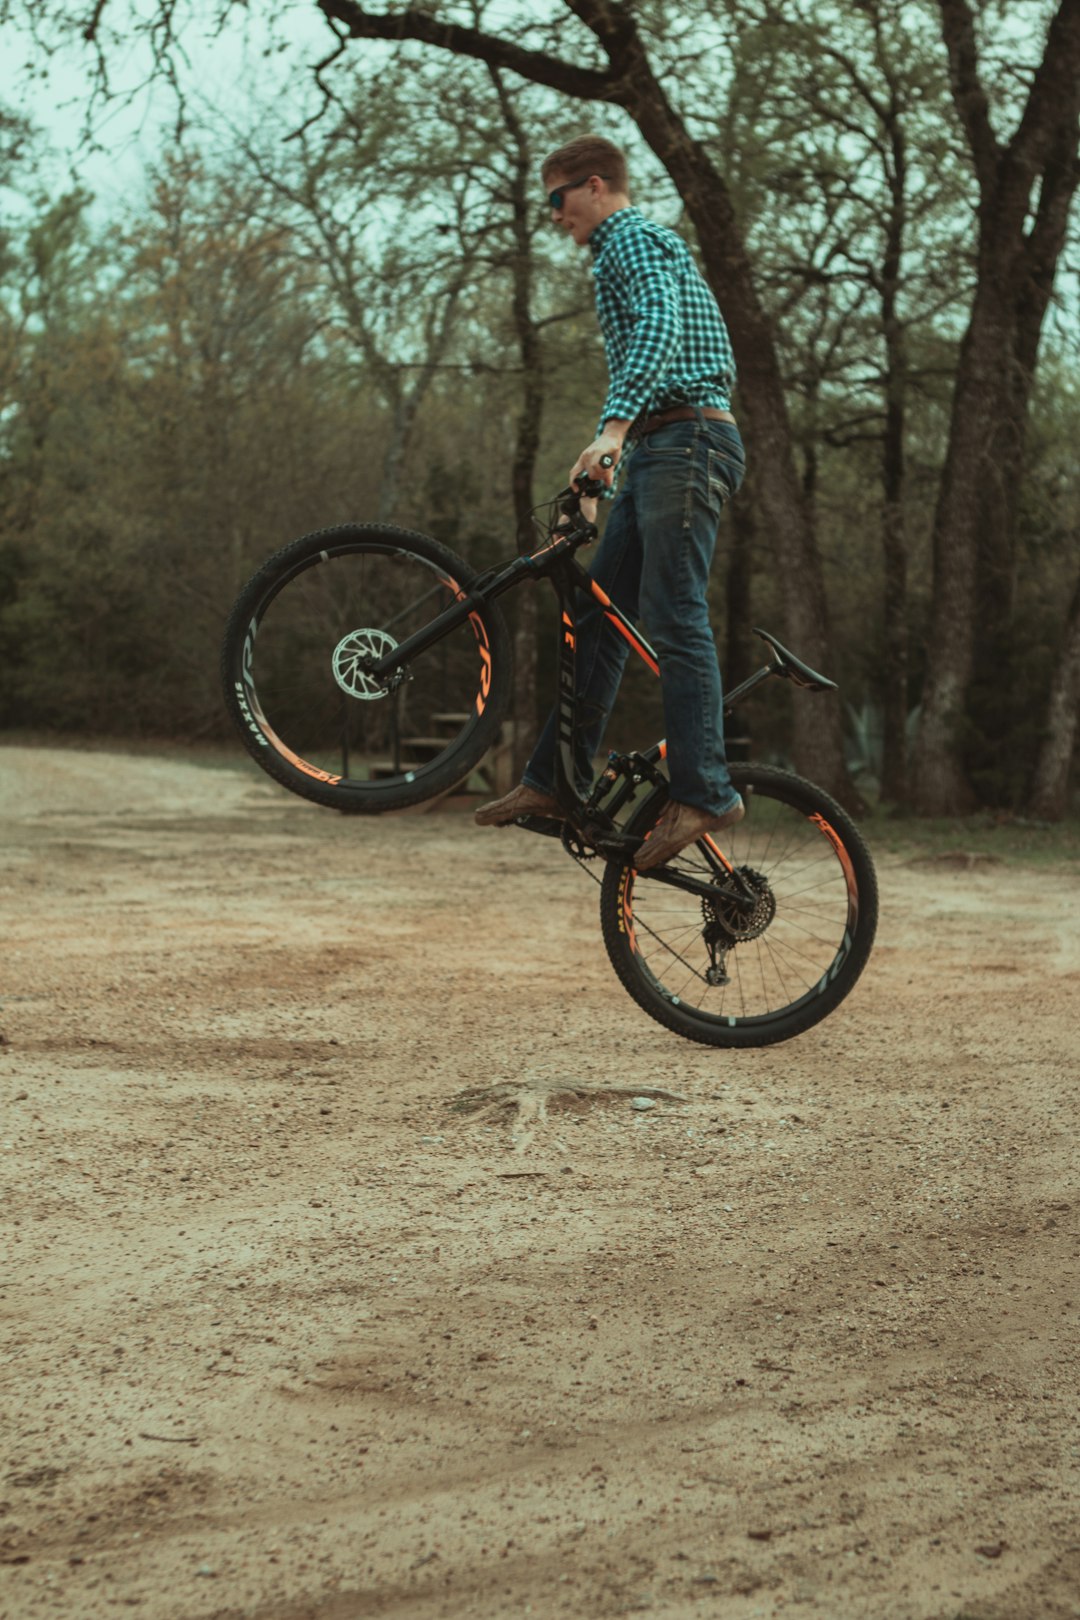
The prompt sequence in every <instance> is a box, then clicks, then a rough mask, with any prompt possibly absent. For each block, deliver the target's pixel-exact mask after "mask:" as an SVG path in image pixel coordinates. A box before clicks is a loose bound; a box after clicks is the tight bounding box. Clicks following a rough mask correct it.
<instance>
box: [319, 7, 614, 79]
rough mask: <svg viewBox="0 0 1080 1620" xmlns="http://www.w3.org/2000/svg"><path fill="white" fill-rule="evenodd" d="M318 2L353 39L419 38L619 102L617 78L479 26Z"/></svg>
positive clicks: (411, 11)
mask: <svg viewBox="0 0 1080 1620" xmlns="http://www.w3.org/2000/svg"><path fill="white" fill-rule="evenodd" d="M316 3H317V5H318V7H319V10H320V11H321V12H322V13H323V15H324V16H325V17H326V18H327V19H328V21H330V22H338V23H340V24H341V26H342V27H343V28H344V29H345V30H346V31H347V33H348V35H349V37H350V38H351V39H383V40H388V41H392V42H395V43H400V42H401V41H402V40H406V39H413V40H416V41H417V42H418V43H420V44H422V45H435V46H438V47H440V48H441V49H442V50H447V51H452V52H453V53H454V54H455V55H456V56H471V57H475V58H476V60H477V61H480V62H486V63H488V65H489V66H491V67H502V68H508V69H509V70H510V72H512V73H516V74H518V75H519V76H520V77H521V78H523V79H531V80H532V82H533V83H534V84H545V85H547V86H548V88H549V89H551V90H558V91H560V92H561V93H562V94H563V95H567V96H573V97H574V98H575V99H576V100H580V101H612V100H615V99H616V97H615V86H616V81H615V78H614V75H613V74H610V73H600V72H597V71H595V70H594V69H591V68H579V67H575V66H574V64H573V63H572V62H564V61H562V60H561V59H560V58H559V57H557V56H549V55H548V53H547V52H546V51H530V50H525V49H524V48H523V47H522V46H520V45H514V44H513V43H512V42H511V41H510V40H508V39H500V38H499V37H498V36H496V35H495V34H485V33H483V32H482V31H481V30H480V29H478V28H465V27H463V26H462V25H461V24H460V23H450V22H440V21H439V20H438V19H437V18H436V17H432V16H431V15H430V14H429V13H428V12H426V11H418V10H415V9H414V8H412V7H410V8H409V9H408V10H407V11H399V12H392V13H387V12H382V13H376V14H373V13H371V12H368V11H365V10H364V8H363V7H362V6H361V5H359V4H358V3H357V0H316ZM581 3H582V4H584V3H585V0H581ZM592 3H593V4H596V0H592ZM575 9H577V5H576V4H575Z"/></svg>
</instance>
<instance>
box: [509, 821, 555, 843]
mask: <svg viewBox="0 0 1080 1620" xmlns="http://www.w3.org/2000/svg"><path fill="white" fill-rule="evenodd" d="M514 826H515V827H520V828H521V829H522V831H523V832H531V833H540V834H541V835H542V836H543V837H544V838H561V837H562V830H563V823H562V822H561V821H555V820H554V819H553V818H552V817H551V816H515V817H514Z"/></svg>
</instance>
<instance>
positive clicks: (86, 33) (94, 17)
mask: <svg viewBox="0 0 1080 1620" xmlns="http://www.w3.org/2000/svg"><path fill="white" fill-rule="evenodd" d="M108 3H109V0H94V9H93V11H92V12H91V14H90V18H89V20H88V22H87V24H86V27H85V28H84V29H83V39H85V40H86V42H87V44H88V45H92V44H94V43H95V42H96V40H97V34H98V28H99V26H100V24H101V17H102V13H103V12H104V10H105V7H106V6H107V5H108Z"/></svg>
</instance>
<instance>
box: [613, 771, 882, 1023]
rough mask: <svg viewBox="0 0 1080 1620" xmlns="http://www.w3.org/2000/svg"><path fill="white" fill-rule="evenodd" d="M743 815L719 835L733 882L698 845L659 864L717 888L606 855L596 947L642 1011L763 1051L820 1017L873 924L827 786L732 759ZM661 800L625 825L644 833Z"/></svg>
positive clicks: (873, 885) (865, 878)
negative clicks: (675, 882)
mask: <svg viewBox="0 0 1080 1620" xmlns="http://www.w3.org/2000/svg"><path fill="white" fill-rule="evenodd" d="M731 776H732V781H733V782H734V784H735V786H736V787H737V788H738V790H739V792H740V793H741V794H742V796H743V801H744V803H745V805H746V817H745V819H744V820H743V821H741V822H739V823H738V824H737V825H736V826H734V827H731V828H729V829H728V830H727V831H726V832H723V833H720V834H718V835H717V836H716V845H717V847H718V848H719V849H720V850H722V853H723V855H724V856H725V857H726V859H727V861H729V862H730V863H731V866H732V868H733V869H734V871H735V873H736V874H737V875H738V879H739V880H741V881H733V878H732V875H731V874H730V873H729V872H728V871H727V869H726V867H725V866H724V865H723V864H722V863H721V862H720V861H719V860H718V859H717V857H716V855H715V854H713V853H712V852H711V851H710V850H709V849H708V848H707V847H706V845H705V844H704V843H698V844H696V845H691V846H690V847H689V848H688V849H685V850H683V852H682V854H681V855H679V856H677V857H676V858H675V860H674V861H671V862H669V863H668V869H669V870H673V871H677V872H685V873H687V874H688V875H690V876H693V877H694V878H697V879H699V880H700V881H702V882H705V883H707V884H708V885H709V887H710V889H711V890H714V891H715V893H710V894H708V895H697V894H689V893H687V892H686V891H685V890H681V889H677V888H674V887H672V886H671V885H669V884H665V883H661V882H658V881H656V880H655V879H653V878H649V877H648V876H638V874H637V873H636V872H635V871H634V868H633V867H632V866H620V865H619V864H618V863H617V862H611V863H609V865H608V867H607V870H606V872H605V874H604V879H603V884H602V887H601V897H600V918H601V923H602V926H603V932H604V943H605V945H606V946H607V951H608V955H609V956H610V958H611V961H612V965H613V966H614V968H615V971H616V973H617V974H618V975H619V978H620V979H621V980H622V982H623V984H624V985H625V987H626V989H627V990H628V991H629V992H630V994H631V995H632V996H633V998H634V1000H635V1001H636V1002H637V1003H638V1005H639V1006H641V1007H643V1008H644V1009H645V1011H646V1012H647V1013H649V1014H650V1016H651V1017H653V1018H655V1019H657V1020H658V1021H659V1022H660V1023H661V1024H664V1025H666V1026H667V1028H668V1029H672V1030H674V1031H675V1032H676V1033H677V1034H679V1035H684V1036H686V1038H687V1039H688V1040H692V1041H701V1042H703V1043H704V1044H706V1045H709V1046H768V1045H771V1044H772V1043H774V1042H776V1041H786V1040H788V1039H790V1037H791V1036H793V1035H799V1034H801V1033H802V1032H803V1031H804V1030H807V1029H809V1028H811V1026H812V1025H814V1024H816V1023H818V1022H819V1020H820V1019H822V1018H825V1017H826V1016H827V1015H828V1014H829V1013H830V1012H832V1010H833V1009H834V1007H836V1006H838V1005H839V1003H840V1002H841V1001H842V1000H843V999H844V997H845V996H846V995H847V994H848V992H849V991H850V990H851V988H852V986H853V985H854V984H855V981H856V980H857V979H858V977H859V974H860V973H861V972H862V970H863V968H864V966H865V965H866V959H867V957H868V956H869V954H870V947H871V946H872V944H873V942H874V931H875V929H876V927H877V910H878V901H877V880H876V878H875V876H874V866H873V862H872V860H871V858H870V852H869V850H868V849H867V847H866V845H865V843H864V842H863V839H862V837H861V836H860V834H859V832H858V831H857V830H856V828H855V826H854V824H853V823H852V822H851V820H850V818H849V817H848V816H847V815H846V814H845V812H844V811H843V810H841V808H840V806H839V805H838V804H836V803H835V802H834V801H833V800H832V799H831V798H829V796H828V794H826V793H823V792H822V791H821V790H820V789H819V788H816V787H814V786H813V785H812V784H811V783H809V782H804V781H803V780H802V778H801V777H798V776H794V775H792V774H791V773H790V772H787V771H778V770H773V769H771V768H769V767H767V766H758V765H746V766H735V767H733V768H732V772H731ZM666 802H667V790H666V789H665V788H659V789H657V790H656V792H654V793H652V794H650V796H649V797H648V799H646V800H645V802H644V803H643V804H642V805H641V807H640V809H639V810H638V811H637V812H636V813H635V815H634V816H633V817H632V819H631V821H630V823H629V825H628V827H627V829H626V831H627V833H628V834H633V835H635V836H638V837H644V836H645V835H646V834H647V833H648V832H649V831H650V830H651V828H652V827H654V826H655V824H656V822H657V820H658V818H659V816H660V813H661V811H662V810H663V808H664V805H665V803H666Z"/></svg>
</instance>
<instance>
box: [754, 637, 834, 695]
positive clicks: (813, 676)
mask: <svg viewBox="0 0 1080 1620" xmlns="http://www.w3.org/2000/svg"><path fill="white" fill-rule="evenodd" d="M754 634H755V636H760V637H761V639H762V641H767V642H768V644H769V646H770V647H771V648H772V650H773V654H774V657H775V660H776V662H775V664H774V665H773V668H774V669H775V671H776V673H777V674H778V675H786V676H787V678H788V680H789V681H794V683H795V685H796V686H804V687H805V688H806V690H807V691H808V692H835V691H836V682H835V681H830V679H829V677H828V676H827V675H819V674H818V672H817V670H816V669H811V668H810V665H809V664H804V663H803V661H802V659H801V658H796V656H795V654H794V653H793V652H788V650H787V648H786V647H785V646H784V645H783V643H782V642H780V641H777V639H776V637H775V636H771V635H770V634H769V632H768V631H767V630H759V629H758V628H757V626H756V625H755V627H754Z"/></svg>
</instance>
